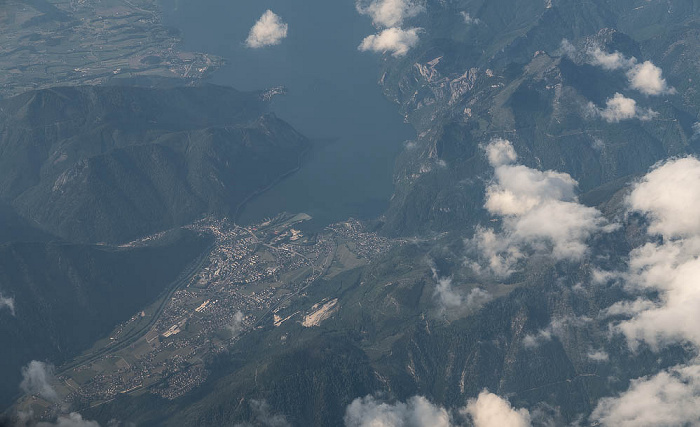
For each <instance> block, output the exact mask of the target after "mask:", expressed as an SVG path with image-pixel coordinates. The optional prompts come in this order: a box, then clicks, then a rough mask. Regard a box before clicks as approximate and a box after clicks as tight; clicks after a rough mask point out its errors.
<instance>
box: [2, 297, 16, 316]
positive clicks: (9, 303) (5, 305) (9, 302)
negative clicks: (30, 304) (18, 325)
mask: <svg viewBox="0 0 700 427" xmlns="http://www.w3.org/2000/svg"><path fill="white" fill-rule="evenodd" d="M3 309H7V310H9V312H10V314H12V315H13V316H14V315H15V299H14V298H12V297H6V296H4V295H3V294H2V293H0V311H2V310H3Z"/></svg>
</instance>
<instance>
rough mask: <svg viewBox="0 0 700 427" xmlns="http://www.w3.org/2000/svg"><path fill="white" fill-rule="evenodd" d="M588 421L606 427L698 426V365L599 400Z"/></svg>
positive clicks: (636, 382) (664, 373)
mask: <svg viewBox="0 0 700 427" xmlns="http://www.w3.org/2000/svg"><path fill="white" fill-rule="evenodd" d="M591 418H592V419H593V420H596V421H598V422H599V423H601V424H602V425H604V426H609V427H647V426H648V427H652V426H685V425H698V424H700V365H697V364H695V365H691V366H677V367H674V368H671V369H669V370H666V371H662V372H660V373H658V374H656V375H654V376H652V377H644V378H639V379H636V380H633V381H632V383H631V385H630V387H629V389H628V390H627V391H625V392H624V393H622V394H620V395H619V396H616V397H608V398H604V399H601V400H600V402H598V405H597V406H596V408H595V410H594V411H593V414H592V415H591Z"/></svg>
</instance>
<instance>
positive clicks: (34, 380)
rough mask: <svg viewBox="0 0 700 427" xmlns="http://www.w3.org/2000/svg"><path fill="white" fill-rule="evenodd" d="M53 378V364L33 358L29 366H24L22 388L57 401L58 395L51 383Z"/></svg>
mask: <svg viewBox="0 0 700 427" xmlns="http://www.w3.org/2000/svg"><path fill="white" fill-rule="evenodd" d="M53 379H54V367H53V365H49V364H46V363H44V362H39V361H37V360H32V361H31V362H29V364H27V366H25V367H23V368H22V382H21V383H20V388H21V389H22V391H24V392H25V393H28V394H34V395H38V396H41V397H43V398H44V399H46V400H49V401H51V402H56V401H57V400H58V395H57V394H56V390H55V389H54V388H53V386H52V385H51V382H52V381H53Z"/></svg>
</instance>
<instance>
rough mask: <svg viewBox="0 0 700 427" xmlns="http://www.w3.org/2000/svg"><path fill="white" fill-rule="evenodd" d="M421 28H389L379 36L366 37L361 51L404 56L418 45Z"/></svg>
mask: <svg viewBox="0 0 700 427" xmlns="http://www.w3.org/2000/svg"><path fill="white" fill-rule="evenodd" d="M419 32H420V28H408V29H406V30H404V29H401V28H387V29H386V30H383V31H382V32H380V33H379V34H372V35H369V36H367V37H365V39H364V40H362V43H360V46H359V47H358V49H359V50H361V51H363V52H365V51H371V52H379V53H389V52H390V53H391V54H392V55H393V56H397V57H398V56H403V55H406V53H408V51H409V50H410V49H411V48H413V47H414V46H416V44H418V40H419V37H418V33H419Z"/></svg>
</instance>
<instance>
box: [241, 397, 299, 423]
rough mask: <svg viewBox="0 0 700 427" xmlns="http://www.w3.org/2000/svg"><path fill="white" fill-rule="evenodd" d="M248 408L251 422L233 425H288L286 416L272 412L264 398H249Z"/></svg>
mask: <svg viewBox="0 0 700 427" xmlns="http://www.w3.org/2000/svg"><path fill="white" fill-rule="evenodd" d="M248 403H249V405H250V409H251V411H252V412H253V423H252V424H251V423H247V422H246V423H242V424H236V425H235V426H234V427H253V426H260V427H290V426H291V424H289V422H288V421H287V418H286V417H285V416H284V415H281V414H273V413H272V410H271V409H270V405H269V404H268V403H267V402H266V401H264V400H250V401H249V402H248Z"/></svg>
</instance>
